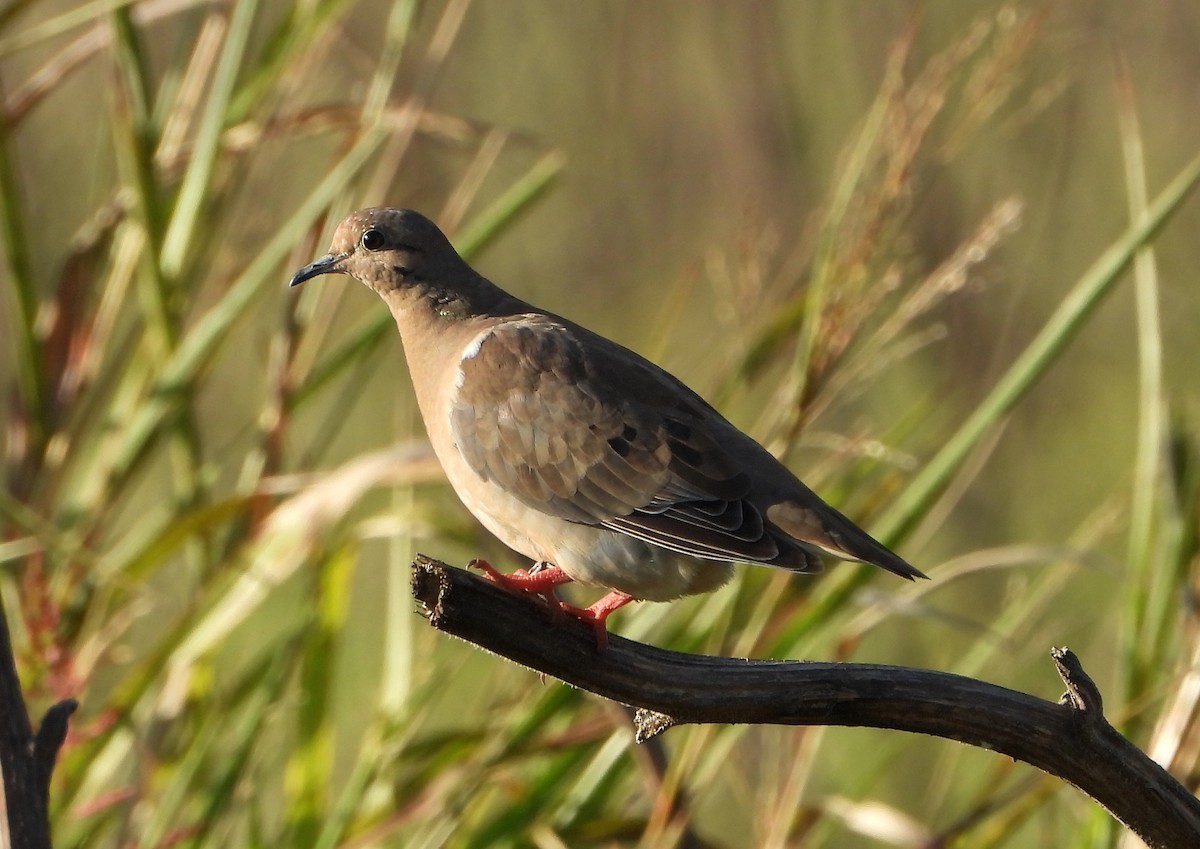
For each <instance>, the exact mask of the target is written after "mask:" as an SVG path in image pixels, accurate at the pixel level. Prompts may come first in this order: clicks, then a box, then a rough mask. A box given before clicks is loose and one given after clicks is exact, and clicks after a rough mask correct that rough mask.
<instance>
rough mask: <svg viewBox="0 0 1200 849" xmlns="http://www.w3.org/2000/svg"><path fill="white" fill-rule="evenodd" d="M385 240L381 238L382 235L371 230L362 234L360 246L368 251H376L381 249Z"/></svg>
mask: <svg viewBox="0 0 1200 849" xmlns="http://www.w3.org/2000/svg"><path fill="white" fill-rule="evenodd" d="M386 241H387V240H386V239H385V238H384V237H383V233H381V232H379V231H378V230H375V229H371V230H368V231H367V232H365V233H363V234H362V246H363V247H364V248H366V249H367V250H369V251H377V250H379V249H380V248H382V247H383V245H384V242H386Z"/></svg>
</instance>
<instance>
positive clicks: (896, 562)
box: [767, 495, 929, 581]
mask: <svg viewBox="0 0 1200 849" xmlns="http://www.w3.org/2000/svg"><path fill="white" fill-rule="evenodd" d="M813 500H814V502H815V503H813V504H810V505H807V506H806V505H803V504H800V503H798V502H797V501H785V502H781V503H779V504H774V505H772V506H771V507H770V508H769V509H768V510H767V518H768V519H769V520H770V522H771V523H772V524H773V525H775V526H776V527H777V528H779V530H781V531H782V532H783V533H784V534H786V535H787V536H788V537H790V538H791V539H792V540H793V541H794V542H796V543H798V544H799V546H800V547H801V548H803V549H806V550H807V551H817V552H820V553H822V554H828V555H830V556H831V557H837V558H839V559H841V560H854V561H857V562H859V563H870V564H871V565H873V566H878V567H879V568H880V569H886V570H887V571H889V572H891V573H892V574H893V575H899V576H900V577H901V578H906V579H907V580H910V581H913V580H916V579H917V578H924V579H926V580H928V578H929V576H928V575H926V574H925V573H924V572H922V571H921V570H920V569H917V568H916V567H915V566H913V565H912V564H910V563H909V562H908V561H906V560H905V559H904V558H902V557H901V556H900V555H898V554H896V553H895V552H894V551H892V550H891V549H889V548H887V547H886V546H885V545H884V544H883V543H881V542H879V541H878V540H877V539H875V538H874V537H872V536H871V535H870V534H868V533H867V532H866V531H864V530H863V529H862V528H860V527H859V526H858V525H856V524H854V523H853V522H851V521H850V520H849V519H847V518H846V517H845V516H843V515H842V514H841V513H839V512H838V511H837V510H835V509H833V508H832V507H830V506H829V505H828V504H826V503H825V502H823V501H821V500H820V499H818V498H817V497H816V496H815V495H814V496H813Z"/></svg>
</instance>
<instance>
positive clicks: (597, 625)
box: [558, 590, 637, 651]
mask: <svg viewBox="0 0 1200 849" xmlns="http://www.w3.org/2000/svg"><path fill="white" fill-rule="evenodd" d="M631 601H637V599H636V598H634V597H633V596H631V595H630V594H629V593H623V592H621V591H620V590H613V591H612V592H610V593H609V594H608V595H606V596H605V597H604V598H602V599H600V600H599V601H597V602H595V603H594V604H592V605H590V606H588V607H575V606H574V605H571V604H567V603H565V602H561V601H560V602H559V603H558V606H559V607H560V608H562V609H563V610H565V611H566V612H567V613H569V614H571V615H572V616H574V617H575V618H576V619H582V620H583V621H584V622H590V623H592V628H594V629H595V631H596V650H597V651H604V649H605V648H607V647H608V628H607V627H606V626H605V624H604V623H605V620H607V619H608V616H609V614H610V613H612V612H613V611H614V610H619V609H620V608H622V607H624V606H625V605H627V604H629V602H631Z"/></svg>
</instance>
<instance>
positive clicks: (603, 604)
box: [467, 560, 637, 651]
mask: <svg viewBox="0 0 1200 849" xmlns="http://www.w3.org/2000/svg"><path fill="white" fill-rule="evenodd" d="M467 568H469V569H472V568H473V569H479V570H481V571H482V572H483V574H484V575H486V576H487V577H488V578H489V579H490V580H492V581H495V582H496V583H497V584H499V585H500V586H502V587H506V588H508V589H511V590H518V591H521V592H533V593H537V594H538V595H540V596H541V597H542V598H544V599H546V601H547V602H549V604H550V605H551V606H552V607H554V608H555V609H557V610H561V611H563V612H564V613H566V614H568V615H570V616H574V617H575V618H576V619H579V620H581V621H583V622H587V623H589V624H590V625H591V626H592V628H593V629H594V630H595V632H596V648H597V649H599V650H600V651H603V650H604V648H605V647H606V646H607V645H608V628H607V627H606V626H605V620H606V619H608V616H609V614H610V613H612V612H613V611H614V610H618V609H619V608H622V607H624V606H625V605H627V604H629V602H631V601H637V599H636V598H634V597H633V596H631V595H629V593H623V592H621V591H620V590H613V591H612V592H610V593H609V594H608V595H606V596H604V598H602V599H600V600H599V601H597V602H595V603H594V604H592V605H590V606H588V607H576V606H575V605H573V604H567V603H566V602H565V601H563V600H562V599H560V598H559V597H558V596H557V595H556V594H555V592H554V588H555V587H559V586H562V585H563V584H569V583H570V582H571V581H572V578H571V577H570V576H569V575H568V574H567V573H566V572H564V571H563V570H562V569H560V568H559V567H557V566H554V565H552V564H550V563H546V562H545V561H540V562H538V563H535V564H534V565H533V568H532V569H518V570H517V571H515V572H510V573H508V574H505V573H503V572H501V571H499V570H498V569H496V568H495V567H494V566H492V564H490V563H488V562H487V561H486V560H472V561H471V562H470V563H468V564H467Z"/></svg>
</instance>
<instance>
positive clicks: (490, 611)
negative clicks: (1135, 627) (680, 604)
mask: <svg viewBox="0 0 1200 849" xmlns="http://www.w3.org/2000/svg"><path fill="white" fill-rule="evenodd" d="M412 586H413V595H414V596H415V597H416V599H417V601H419V602H420V603H421V606H422V612H423V615H424V616H425V617H426V618H427V619H428V620H429V622H430V624H431V625H433V626H434V627H435V628H437V629H439V630H441V631H444V632H446V633H448V634H453V635H454V636H457V637H461V638H462V639H465V640H468V641H470V642H472V643H474V644H476V645H478V646H480V647H481V648H484V649H487V650H488V651H491V652H494V653H495V654H498V655H501V656H503V657H506V658H508V659H510V660H512V661H515V662H516V663H519V664H521V665H523V666H527V667H529V668H530V669H534V670H536V671H538V672H542V673H545V674H547V675H553V676H554V677H556V678H559V679H561V680H563V681H565V682H567V683H568V684H572V685H574V686H576V687H580V688H581V689H584V690H588V691H589V692H592V693H595V694H597V695H600V696H604V697H605V698H609V699H613V700H614V701H618V702H621V703H623V704H627V705H632V706H634V707H637V708H640V710H639V711H638V718H637V729H638V730H637V736H638V739H639V741H641V740H646V739H649V738H650V737H652V736H654V735H655V734H659V733H662V732H663V731H665V730H666V729H667V728H670V727H671V726H672V725H680V724H685V723H701V722H711V723H768V724H781V725H843V726H868V727H873V728H891V729H896V730H900V731H913V732H918V733H921V734H930V735H933V736H935V737H944V738H946V739H949V740H957V741H959V742H962V743H967V744H969V745H972V746H979V747H981V748H985V749H991V750H994V751H996V752H1001V753H1003V754H1005V755H1008V756H1010V757H1012V758H1015V759H1017V760H1021V761H1025V762H1026V763H1029V764H1032V765H1033V766H1036V767H1038V768H1039V769H1042V770H1044V771H1046V772H1048V773H1050V774H1051V775H1055V776H1057V777H1059V778H1061V779H1063V780H1064V781H1067V782H1069V783H1071V784H1073V785H1074V786H1076V787H1078V788H1079V789H1080V790H1082V791H1083V792H1084V793H1086V794H1088V795H1089V796H1091V797H1092V798H1093V799H1095V800H1096V801H1097V802H1099V803H1100V804H1101V805H1103V806H1104V807H1105V808H1106V809H1107V810H1108V811H1109V812H1110V813H1112V815H1113V816H1115V817H1116V818H1117V819H1118V820H1120V821H1121V822H1122V823H1124V824H1125V825H1126V826H1127V827H1129V828H1130V829H1132V830H1133V831H1134V832H1136V833H1137V834H1138V836H1139V837H1141V838H1142V840H1144V841H1145V842H1146V843H1147V844H1148V845H1149V846H1151V847H1155V849H1157V848H1158V847H1163V849H1168V848H1169V849H1174V847H1184V846H1196V845H1200V800H1197V799H1196V797H1195V796H1193V795H1192V794H1191V793H1189V792H1188V791H1187V790H1186V789H1185V788H1184V787H1183V786H1182V785H1180V784H1179V783H1178V782H1177V781H1176V780H1175V779H1174V778H1172V777H1171V776H1170V774H1169V773H1167V772H1166V770H1164V769H1163V768H1162V767H1160V766H1159V765H1158V764H1156V763H1155V762H1154V761H1152V760H1151V759H1150V758H1149V757H1148V756H1146V754H1145V753H1143V752H1142V751H1141V750H1139V749H1138V748H1137V747H1136V746H1134V745H1133V744H1132V743H1130V742H1129V741H1128V740H1126V739H1125V738H1124V737H1122V736H1121V735H1120V734H1119V733H1118V732H1117V731H1116V730H1115V729H1114V728H1113V727H1112V726H1111V725H1109V724H1108V722H1107V721H1106V720H1105V719H1104V715H1103V712H1102V701H1101V698H1100V693H1099V690H1098V689H1097V688H1096V685H1095V684H1094V683H1093V682H1092V680H1091V678H1089V677H1088V675H1087V674H1086V673H1085V672H1084V671H1083V668H1082V666H1081V665H1080V663H1079V659H1078V658H1077V657H1075V655H1074V654H1073V653H1072V652H1071V651H1070V650H1069V649H1065V648H1063V649H1053V650H1052V656H1053V658H1054V661H1055V663H1056V664H1057V666H1058V671H1059V676H1060V677H1061V678H1062V680H1063V682H1064V683H1065V684H1066V687H1067V692H1066V694H1065V695H1064V696H1063V697H1062V699H1061V700H1060V701H1058V702H1057V703H1056V702H1050V701H1046V700H1044V699H1039V698H1036V697H1034V696H1030V695H1027V694H1025V693H1020V692H1017V691H1015V690H1009V689H1006V688H1004V687H999V686H996V685H994V684H989V683H987V682H985V681H979V680H976V679H974V678H967V677H964V676H961V675H952V674H949V673H945V672H935V671H932V670H926V669H911V668H906V667H899V666H883V665H878V664H865V663H820V662H810V661H772V660H744V659H739V658H728V657H707V656H702V655H689V654H681V653H679V652H671V651H664V650H663V649H659V648H655V647H653V646H648V645H643V644H641V643H636V642H633V641H631V640H627V639H624V638H622V637H620V636H617V635H611V636H610V637H609V642H608V647H607V648H606V649H605V650H604V651H603V652H598V651H597V650H596V644H595V637H594V633H593V631H592V628H591V627H590V626H588V625H585V624H584V623H582V622H579V621H577V620H574V619H571V618H569V617H565V616H562V615H561V614H558V613H557V612H555V611H552V610H551V609H550V608H549V607H548V606H547V605H546V604H545V603H544V602H543V601H542V600H541V599H539V598H537V597H536V596H532V595H528V594H525V595H518V594H515V593H512V592H510V591H508V590H505V589H502V588H501V587H499V586H497V585H496V584H494V583H492V582H491V581H488V580H485V579H484V578H482V577H479V576H476V575H473V574H470V573H468V572H466V571H465V570H462V569H455V568H452V567H450V566H447V565H446V564H444V563H440V562H438V561H435V560H431V559H429V558H426V557H424V556H420V555H418V557H417V559H416V561H415V562H414V563H413V577H412Z"/></svg>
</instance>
